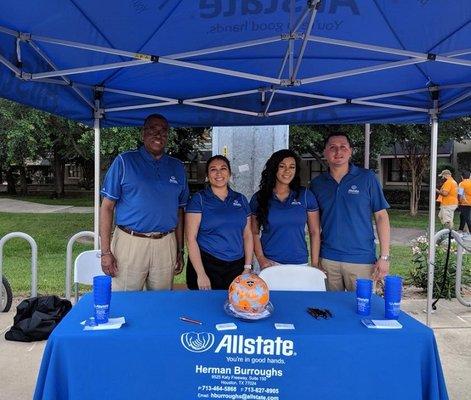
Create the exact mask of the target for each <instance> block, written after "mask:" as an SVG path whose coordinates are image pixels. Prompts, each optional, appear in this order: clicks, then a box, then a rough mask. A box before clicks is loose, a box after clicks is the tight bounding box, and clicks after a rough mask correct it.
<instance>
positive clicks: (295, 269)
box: [259, 265, 327, 292]
mask: <svg viewBox="0 0 471 400" xmlns="http://www.w3.org/2000/svg"><path fill="white" fill-rule="evenodd" d="M259 276H260V278H262V279H263V280H264V281H265V282H266V283H267V285H268V288H269V289H270V290H300V291H309V292H325V280H326V279H327V276H326V275H325V274H324V273H323V272H322V271H321V270H319V269H317V268H314V267H308V266H300V265H275V266H273V267H268V268H265V269H263V270H262V271H261V272H260V275H259Z"/></svg>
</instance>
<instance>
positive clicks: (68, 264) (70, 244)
mask: <svg viewBox="0 0 471 400" xmlns="http://www.w3.org/2000/svg"><path fill="white" fill-rule="evenodd" d="M83 237H91V238H92V239H95V233H94V232H92V231H82V232H78V233H76V234H75V235H74V236H72V237H71V238H70V239H69V242H68V243H67V255H66V264H65V298H66V299H67V300H70V297H71V291H72V290H71V281H70V280H71V278H72V249H73V246H74V243H75V242H76V241H77V239H80V238H83ZM0 272H1V270H0Z"/></svg>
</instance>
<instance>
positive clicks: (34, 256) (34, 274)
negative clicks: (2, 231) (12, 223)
mask: <svg viewBox="0 0 471 400" xmlns="http://www.w3.org/2000/svg"><path fill="white" fill-rule="evenodd" d="M13 238H22V239H25V240H26V241H28V242H29V244H30V245H31V297H36V296H37V295H38V245H37V244H36V241H35V240H34V239H33V238H32V237H31V236H29V235H28V234H26V233H23V232H11V233H8V234H6V235H5V236H3V237H2V238H1V239H0V277H1V276H2V267H3V246H4V245H5V243H6V242H8V241H9V240H10V239H13ZM1 303H2V291H1V290H0V304H1Z"/></svg>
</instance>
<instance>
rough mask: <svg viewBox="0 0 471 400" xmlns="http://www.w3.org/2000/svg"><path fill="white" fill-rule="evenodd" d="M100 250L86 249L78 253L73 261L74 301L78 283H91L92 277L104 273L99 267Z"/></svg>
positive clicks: (76, 295)
mask: <svg viewBox="0 0 471 400" xmlns="http://www.w3.org/2000/svg"><path fill="white" fill-rule="evenodd" d="M100 254H101V251H100V250H88V251H84V252H83V253H80V254H79V255H78V256H77V258H76V259H75V263H74V287H75V302H76V303H77V300H78V285H79V283H81V284H83V285H93V277H94V276H97V275H105V274H104V272H103V270H102V269H101V259H100Z"/></svg>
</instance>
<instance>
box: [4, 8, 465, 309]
mask: <svg viewBox="0 0 471 400" xmlns="http://www.w3.org/2000/svg"><path fill="white" fill-rule="evenodd" d="M470 67H471V2H469V0H453V1H451V0H448V1H445V0H442V1H431V0H395V1H392V0H322V1H319V0H308V1H306V0H302V1H301V0H199V1H197V0H133V1H116V0H115V1H112V0H102V1H99V2H98V1H92V0H69V1H66V0H50V1H47V2H45V1H32V0H24V1H20V2H18V1H14V0H3V1H2V2H1V3H0V96H1V97H4V98H8V99H11V100H14V101H18V102H21V103H23V104H27V105H30V106H33V107H36V108H39V109H42V110H45V111H48V112H51V113H54V114H57V115H62V116H65V117H67V118H71V119H74V120H77V121H80V122H82V123H85V124H88V125H90V126H91V125H94V126H95V132H96V141H95V152H96V161H97V162H96V165H97V171H98V165H99V164H98V163H99V159H98V154H99V127H100V126H124V125H140V124H141V123H142V120H143V119H144V117H145V116H146V115H148V114H149V113H151V112H156V110H158V111H159V112H161V113H163V114H165V115H166V116H167V118H168V119H169V121H171V123H172V124H173V125H174V126H182V125H183V126H185V125H186V126H214V125H217V126H231V125H276V124H307V123H309V124H326V123H375V122H388V123H412V122H414V123H428V122H431V123H432V130H431V143H432V146H431V154H432V157H431V171H430V174H431V175H430V176H431V179H430V183H431V184H430V188H431V190H433V188H434V187H435V184H436V178H435V176H436V158H435V157H434V155H435V154H436V149H437V134H438V119H441V120H443V119H448V118H453V117H458V116H463V115H469V114H470V110H471V68H470ZM98 183H99V182H98V175H97V174H96V175H95V185H96V190H95V191H96V200H95V201H96V203H95V204H96V207H95V208H96V215H95V221H96V222H95V231H96V232H97V229H98V226H97V223H98V222H97V221H98V186H97V185H98ZM434 226H435V202H434V193H431V196H430V228H429V237H433V236H434V228H433V227H434ZM96 236H97V235H96ZM96 245H97V243H96ZM430 248H431V250H430V260H431V261H433V260H434V257H435V255H434V248H433V246H430ZM429 276H430V278H431V282H430V284H429V296H431V293H432V291H431V284H432V281H433V268H431V269H430V273H429ZM430 304H431V302H429V310H428V311H429V315H430V311H431V306H430Z"/></svg>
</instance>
